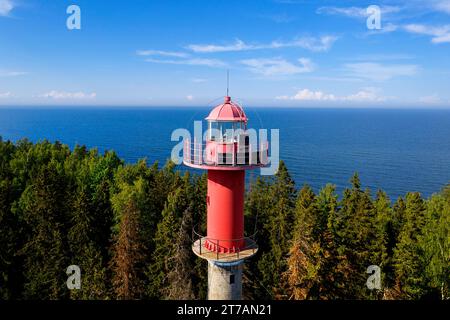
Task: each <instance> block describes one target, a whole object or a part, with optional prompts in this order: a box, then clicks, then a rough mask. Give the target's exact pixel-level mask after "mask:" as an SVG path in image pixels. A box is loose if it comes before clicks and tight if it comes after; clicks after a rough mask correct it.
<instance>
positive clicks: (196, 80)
mask: <svg viewBox="0 0 450 320" xmlns="http://www.w3.org/2000/svg"><path fill="white" fill-rule="evenodd" d="M191 81H192V82H194V83H203V82H207V81H208V80H207V79H203V78H194V79H191Z"/></svg>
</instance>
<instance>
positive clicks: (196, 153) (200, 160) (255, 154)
mask: <svg viewBox="0 0 450 320" xmlns="http://www.w3.org/2000/svg"><path fill="white" fill-rule="evenodd" d="M223 149H225V150H226V152H223ZM268 153H269V148H268V142H267V141H266V142H264V143H261V144H260V146H259V148H258V147H257V146H256V145H252V144H247V145H239V143H237V142H229V143H214V142H212V143H210V144H205V143H198V142H195V141H194V142H191V141H190V140H189V139H186V140H185V142H184V149H183V161H184V162H185V163H187V164H193V165H208V166H243V165H244V166H258V165H267V164H268V163H269V161H268Z"/></svg>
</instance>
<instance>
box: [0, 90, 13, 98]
mask: <svg viewBox="0 0 450 320" xmlns="http://www.w3.org/2000/svg"><path fill="white" fill-rule="evenodd" d="M9 97H11V92H3V93H0V99H7V98H9Z"/></svg>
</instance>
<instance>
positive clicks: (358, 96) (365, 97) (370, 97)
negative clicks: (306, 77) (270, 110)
mask: <svg viewBox="0 0 450 320" xmlns="http://www.w3.org/2000/svg"><path fill="white" fill-rule="evenodd" d="M378 91H379V90H378V89H377V88H363V89H361V90H360V91H358V92H357V93H354V94H350V95H347V96H337V95H334V94H329V93H325V92H323V91H312V90H309V89H302V90H299V91H298V92H297V93H296V94H295V95H294V96H279V97H276V99H277V100H295V101H348V102H382V101H385V100H386V99H387V98H385V97H382V96H379V95H378Z"/></svg>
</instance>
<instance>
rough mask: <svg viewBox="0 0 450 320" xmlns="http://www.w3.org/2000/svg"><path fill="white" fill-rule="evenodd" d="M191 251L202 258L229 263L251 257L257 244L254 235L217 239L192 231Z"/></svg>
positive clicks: (255, 250)
mask: <svg viewBox="0 0 450 320" xmlns="http://www.w3.org/2000/svg"><path fill="white" fill-rule="evenodd" d="M192 251H193V252H194V253H195V254H196V255H197V256H198V257H200V258H202V259H206V260H212V261H215V262H224V263H231V262H237V261H240V260H245V259H248V258H250V257H252V256H253V255H255V254H256V252H257V251H258V245H257V244H256V241H255V239H254V237H244V238H242V239H231V240H219V239H212V238H209V237H204V236H201V235H199V234H197V233H195V232H194V238H193V243H192Z"/></svg>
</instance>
